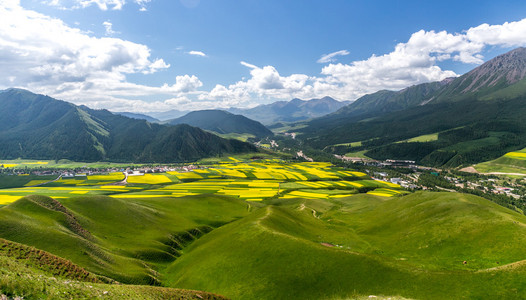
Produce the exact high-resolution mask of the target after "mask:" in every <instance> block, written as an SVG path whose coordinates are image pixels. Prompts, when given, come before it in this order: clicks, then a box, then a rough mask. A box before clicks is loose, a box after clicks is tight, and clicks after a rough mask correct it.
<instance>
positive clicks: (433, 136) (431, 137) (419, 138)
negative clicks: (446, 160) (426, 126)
mask: <svg viewBox="0 0 526 300" xmlns="http://www.w3.org/2000/svg"><path fill="white" fill-rule="evenodd" d="M437 140H438V132H437V133H432V134H424V135H421V136H417V137H414V138H411V139H407V140H403V141H400V142H397V143H403V142H408V143H416V142H420V143H425V142H432V141H437Z"/></svg>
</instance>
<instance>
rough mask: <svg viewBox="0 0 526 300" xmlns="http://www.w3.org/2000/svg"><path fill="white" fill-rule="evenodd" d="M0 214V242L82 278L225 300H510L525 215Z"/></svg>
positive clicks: (326, 206)
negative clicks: (31, 250) (44, 254)
mask: <svg viewBox="0 0 526 300" xmlns="http://www.w3.org/2000/svg"><path fill="white" fill-rule="evenodd" d="M0 219H1V220H2V222H1V223H0V233H1V237H3V238H6V239H9V240H13V241H16V242H20V243H24V244H27V245H31V246H34V247H37V248H39V249H43V250H46V251H50V252H51V253H53V254H55V255H59V256H61V257H64V258H67V259H70V260H71V261H73V262H74V263H76V264H78V265H79V266H80V267H82V268H85V269H86V270H87V271H90V272H94V273H96V274H101V275H104V276H107V277H110V278H113V279H117V280H119V281H121V282H127V283H132V282H136V283H150V284H161V285H164V286H169V287H176V288H183V289H192V290H204V291H207V292H212V293H217V294H221V295H225V296H227V297H230V298H233V299H284V298H286V299H320V298H323V299H341V298H344V299H345V298H363V297H367V296H368V295H378V296H385V297H399V298H412V299H445V298H448V299H459V298H467V299H474V298H493V299H495V298H499V299H517V298H520V297H521V295H522V294H523V292H524V288H525V286H524V282H523V278H524V276H525V275H526V264H524V260H525V259H526V256H525V254H524V251H523V249H524V247H526V217H525V216H524V215H521V214H519V213H516V212H514V211H511V210H508V209H506V208H503V207H501V206H498V205H496V204H494V203H492V202H490V201H488V200H485V199H482V198H479V197H476V196H472V195H465V194H457V193H432V192H418V193H414V194H410V195H407V196H401V197H391V198H384V197H378V196H373V195H365V194H359V195H354V196H350V197H347V198H334V199H303V198H296V199H294V198H292V199H275V200H265V201H263V202H262V203H259V204H258V203H250V204H249V203H247V202H245V201H242V200H239V199H233V198H229V197H218V196H189V197H182V198H133V199H132V198H128V199H126V200H118V199H113V198H109V197H103V196H88V197H87V196H82V197H78V198H71V199H62V200H61V201H60V202H58V201H55V200H51V199H50V198H47V197H40V196H30V197H25V198H23V199H20V200H19V201H17V202H15V203H13V204H11V205H8V206H6V207H3V208H0Z"/></svg>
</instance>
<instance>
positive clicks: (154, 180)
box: [128, 174, 172, 184]
mask: <svg viewBox="0 0 526 300" xmlns="http://www.w3.org/2000/svg"><path fill="white" fill-rule="evenodd" d="M171 182H172V181H171V180H170V178H168V177H166V175H160V174H159V175H157V174H155V175H154V174H144V175H142V176H128V183H146V184H160V183H171Z"/></svg>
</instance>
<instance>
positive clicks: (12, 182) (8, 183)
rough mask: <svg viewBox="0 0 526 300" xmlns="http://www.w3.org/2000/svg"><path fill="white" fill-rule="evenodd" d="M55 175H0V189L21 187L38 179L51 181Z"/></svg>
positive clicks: (55, 177)
mask: <svg viewBox="0 0 526 300" xmlns="http://www.w3.org/2000/svg"><path fill="white" fill-rule="evenodd" d="M57 177H58V176H56V175H46V176H36V175H28V176H15V175H0V189H5V188H16V187H23V186H26V185H28V183H30V182H32V181H39V182H44V181H51V180H54V179H57Z"/></svg>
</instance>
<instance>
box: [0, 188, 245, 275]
mask: <svg viewBox="0 0 526 300" xmlns="http://www.w3.org/2000/svg"><path fill="white" fill-rule="evenodd" d="M246 207H247V206H246V203H245V202H244V201H242V200H233V199H222V198H218V197H210V196H209V197H205V196H196V197H190V198H185V199H172V198H155V199H141V200H139V201H134V200H131V199H127V200H126V201H124V200H118V199H114V198H110V197H105V196H84V197H81V198H71V199H64V200H62V203H61V202H58V201H56V200H54V199H52V198H49V197H45V196H28V197H25V198H22V199H20V200H18V201H16V202H15V203H13V204H11V205H8V206H6V207H3V208H2V209H0V219H1V220H2V222H0V233H1V235H0V236H1V237H2V238H5V239H8V240H12V241H16V242H19V243H23V244H27V245H31V246H34V247H36V248H39V249H43V250H46V251H49V252H51V253H53V254H56V255H58V256H61V257H64V258H67V259H69V260H71V261H73V262H75V263H77V264H79V265H81V266H82V267H84V268H86V269H88V270H90V271H92V272H95V273H97V274H101V275H104V276H107V277H111V278H113V279H115V280H117V281H120V282H124V283H136V284H154V285H158V284H160V282H161V280H162V278H161V277H160V275H159V274H158V273H157V272H156V271H155V270H154V269H159V268H161V267H162V266H163V265H164V264H167V263H169V262H171V261H173V260H175V259H176V258H177V257H178V256H179V255H181V250H182V249H184V247H185V246H186V244H188V243H191V242H192V241H194V240H195V239H197V238H199V237H200V236H201V235H204V234H206V233H207V232H209V231H210V230H212V229H213V228H214V227H217V226H220V225H222V224H224V223H228V222H231V221H233V220H235V219H237V218H240V217H243V216H245V215H246V214H247V213H248V212H247V210H246ZM183 208H184V209H183ZM215 210H219V211H220V212H214V211H215Z"/></svg>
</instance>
